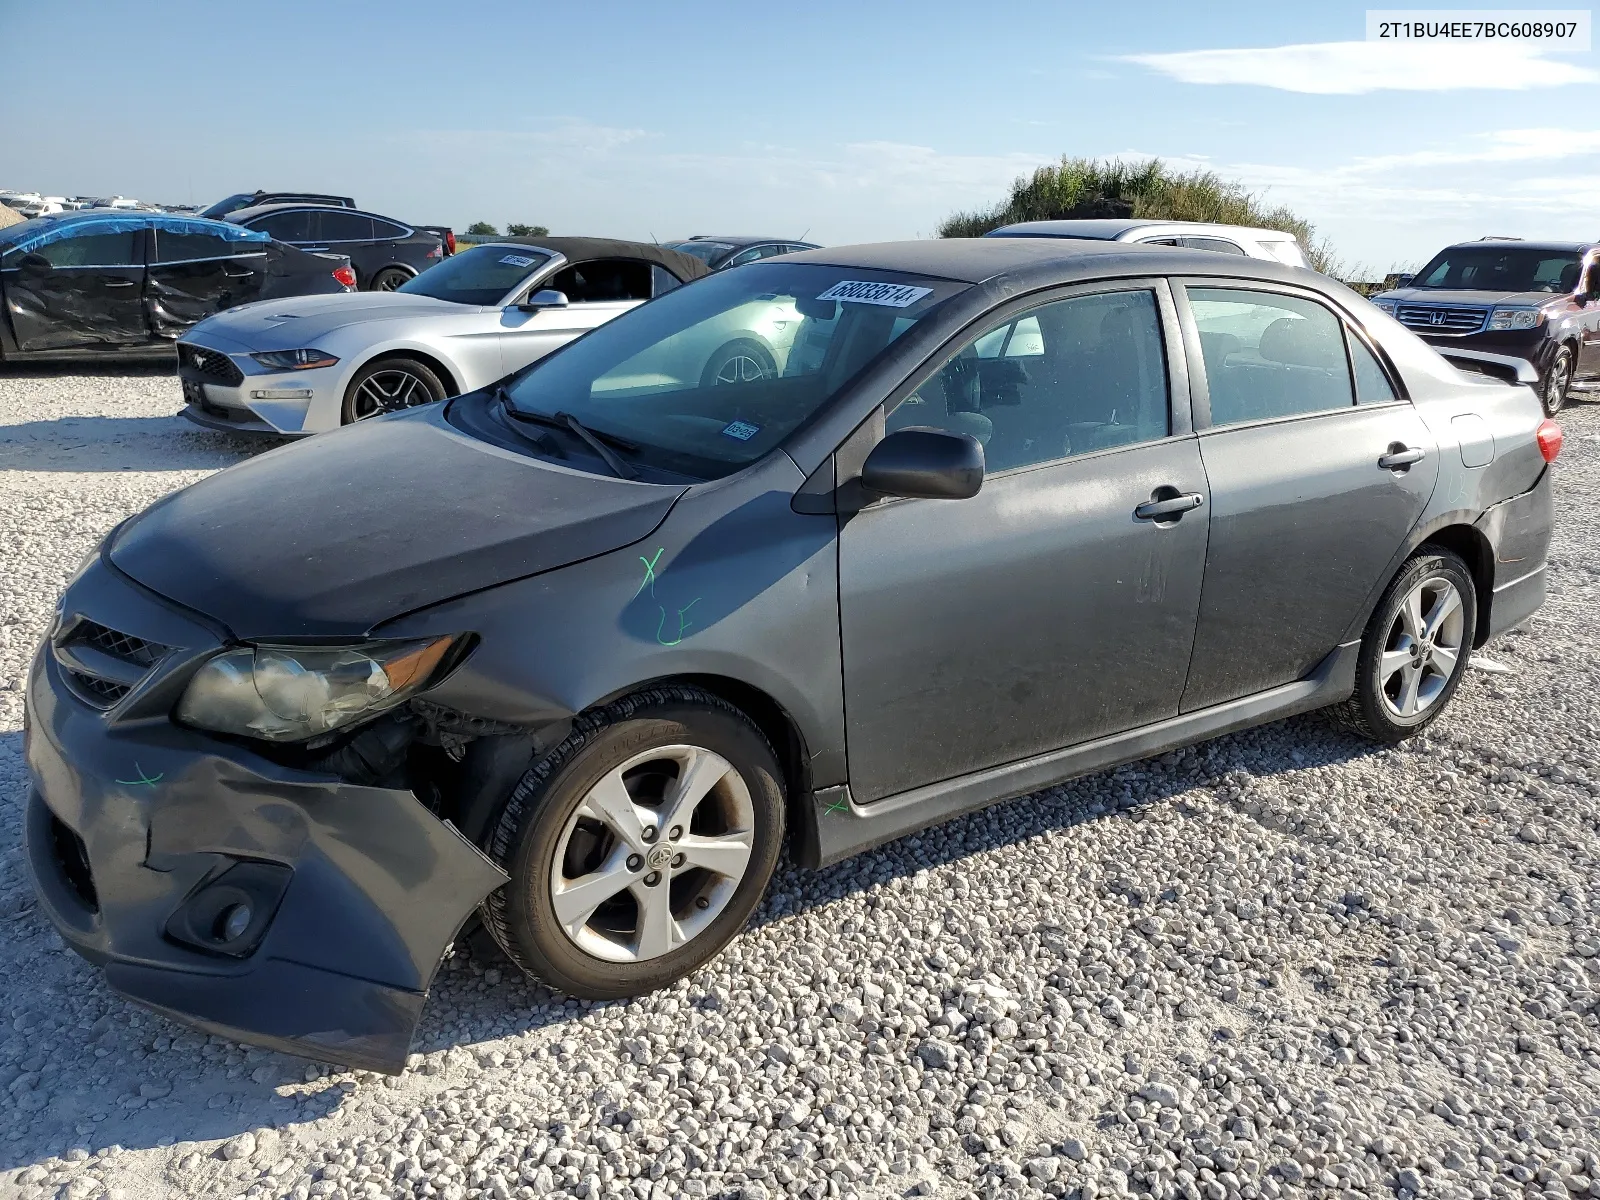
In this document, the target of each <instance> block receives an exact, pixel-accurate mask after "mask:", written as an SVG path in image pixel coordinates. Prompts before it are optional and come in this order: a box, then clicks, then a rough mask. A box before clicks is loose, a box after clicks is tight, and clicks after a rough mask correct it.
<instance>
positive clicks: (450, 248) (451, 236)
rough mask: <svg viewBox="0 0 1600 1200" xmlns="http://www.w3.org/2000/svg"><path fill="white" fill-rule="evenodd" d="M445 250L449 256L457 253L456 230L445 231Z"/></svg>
mask: <svg viewBox="0 0 1600 1200" xmlns="http://www.w3.org/2000/svg"><path fill="white" fill-rule="evenodd" d="M444 248H445V251H446V252H447V253H449V254H454V253H455V252H456V231H455V230H454V229H447V230H445V231H444Z"/></svg>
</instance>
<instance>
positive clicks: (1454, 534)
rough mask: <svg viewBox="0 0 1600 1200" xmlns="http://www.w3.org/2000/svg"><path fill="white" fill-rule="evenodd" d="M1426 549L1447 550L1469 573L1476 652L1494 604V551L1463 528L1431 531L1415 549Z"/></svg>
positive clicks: (1477, 532)
mask: <svg viewBox="0 0 1600 1200" xmlns="http://www.w3.org/2000/svg"><path fill="white" fill-rule="evenodd" d="M1428 546H1437V547H1439V548H1441V549H1444V550H1449V551H1450V552H1451V553H1452V554H1454V555H1456V556H1457V557H1458V558H1460V559H1461V561H1462V562H1464V563H1466V564H1467V570H1469V571H1470V572H1472V586H1473V590H1474V591H1475V592H1476V593H1477V600H1478V622H1477V628H1476V629H1474V630H1473V632H1472V645H1473V648H1474V649H1476V648H1477V647H1479V646H1481V645H1483V643H1484V642H1485V641H1487V640H1488V637H1489V610H1490V608H1491V606H1492V605H1493V603H1494V547H1493V546H1491V545H1490V544H1489V539H1488V537H1486V536H1485V535H1484V532H1483V530H1481V529H1477V528H1474V527H1473V526H1471V525H1464V524H1453V525H1445V526H1442V527H1441V528H1439V529H1435V530H1433V531H1432V532H1431V533H1429V534H1428V536H1427V537H1426V538H1424V539H1423V541H1422V544H1421V545H1420V546H1418V547H1417V549H1418V550H1422V549H1425V548H1427V547H1428ZM1407 558H1408V559H1409V558H1410V556H1409V555H1408V556H1407Z"/></svg>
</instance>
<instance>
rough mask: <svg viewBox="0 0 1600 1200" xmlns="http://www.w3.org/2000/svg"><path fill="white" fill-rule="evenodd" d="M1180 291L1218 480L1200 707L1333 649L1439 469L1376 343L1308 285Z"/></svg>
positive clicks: (1210, 284) (1197, 672) (1291, 672)
mask: <svg viewBox="0 0 1600 1200" xmlns="http://www.w3.org/2000/svg"><path fill="white" fill-rule="evenodd" d="M1180 291H1181V293H1182V296H1183V297H1186V298H1187V313H1186V316H1185V322H1186V326H1187V328H1186V335H1187V338H1188V341H1189V343H1190V345H1191V347H1193V346H1196V345H1197V346H1198V348H1199V350H1200V353H1199V354H1198V355H1196V354H1193V353H1191V354H1190V356H1189V360H1190V363H1191V364H1192V365H1193V366H1194V369H1195V378H1194V381H1193V391H1194V395H1195V418H1196V424H1197V426H1198V427H1199V429H1200V453H1201V456H1202V457H1203V459H1204V460H1205V470H1206V475H1207V477H1208V479H1209V480H1210V486H1211V534H1210V545H1209V548H1208V550H1207V554H1206V574H1205V587H1204V590H1203V592H1202V594H1201V599H1200V622H1199V628H1198V630H1197V631H1196V634H1195V644H1194V659H1193V662H1192V664H1191V666H1190V669H1189V682H1188V686H1187V688H1186V689H1185V692H1184V697H1183V710H1184V711H1185V712H1189V711H1192V710H1194V709H1198V708H1205V707H1208V706H1210V705H1213V704H1219V703H1222V702H1223V701H1226V700H1232V699H1235V698H1236V697H1240V696H1246V695H1250V694H1252V693H1255V692H1260V691H1264V690H1266V689H1267V688H1271V687H1275V686H1277V685H1278V684H1283V683H1289V682H1292V681H1294V680H1296V679H1301V678H1304V677H1305V676H1306V675H1307V674H1308V673H1309V672H1310V671H1311V669H1312V668H1313V667H1315V666H1316V665H1317V663H1318V662H1319V661H1320V660H1321V659H1322V658H1323V657H1324V656H1326V655H1327V654H1328V653H1329V651H1331V650H1333V649H1334V647H1335V646H1336V645H1338V643H1339V641H1340V639H1341V637H1342V636H1343V635H1344V634H1345V632H1346V630H1347V629H1348V628H1349V626H1350V625H1351V624H1352V623H1353V622H1356V621H1357V620H1358V619H1359V618H1361V617H1363V616H1364V615H1365V610H1366V606H1367V605H1368V604H1369V603H1370V599H1371V597H1372V595H1373V593H1374V591H1375V589H1376V588H1377V587H1378V586H1379V585H1380V584H1381V583H1382V582H1384V581H1383V580H1382V578H1381V576H1382V575H1383V573H1384V571H1385V569H1386V567H1387V566H1388V564H1389V562H1390V560H1391V559H1392V557H1393V555H1394V553H1395V551H1396V550H1397V549H1399V547H1400V545H1401V544H1402V542H1403V541H1404V540H1405V538H1406V535H1407V534H1408V533H1409V532H1410V531H1411V529H1412V527H1413V526H1414V525H1415V524H1416V522H1417V520H1418V518H1419V517H1420V516H1421V515H1422V511H1423V509H1424V507H1425V506H1426V505H1427V502H1428V499H1429V497H1430V496H1431V495H1432V493H1433V485H1434V481H1435V479H1436V478H1437V476H1438V466H1439V463H1438V448H1437V446H1436V444H1435V443H1434V441H1433V438H1432V437H1431V435H1430V434H1429V433H1428V430H1427V427H1426V426H1425V425H1424V424H1423V423H1422V420H1421V418H1419V417H1418V416H1417V414H1416V412H1415V411H1414V410H1413V409H1412V407H1411V404H1410V403H1409V402H1408V401H1406V400H1405V399H1403V398H1401V396H1400V393H1399V391H1398V389H1397V388H1396V386H1395V384H1394V382H1393V380H1392V379H1391V377H1390V376H1389V374H1388V373H1387V371H1386V369H1385V368H1384V367H1383V365H1382V364H1381V363H1380V362H1379V360H1378V358H1377V356H1376V355H1375V354H1374V353H1373V351H1372V349H1371V348H1370V347H1369V346H1368V345H1367V344H1366V343H1365V342H1364V341H1363V340H1362V339H1361V338H1360V337H1359V336H1357V335H1355V334H1354V332H1353V331H1352V330H1350V329H1349V328H1348V327H1347V326H1346V325H1345V323H1344V322H1343V321H1342V320H1341V318H1340V317H1339V316H1338V315H1337V313H1336V312H1335V311H1334V310H1333V309H1332V308H1331V307H1330V306H1328V305H1327V304H1325V303H1323V302H1322V301H1320V300H1318V299H1317V298H1315V296H1314V295H1313V294H1312V293H1310V292H1299V291H1296V290H1293V289H1282V290H1279V289H1276V288H1274V287H1272V286H1271V285H1264V284H1259V283H1251V284H1249V285H1248V286H1244V285H1241V286H1238V287H1233V286H1228V285H1225V284H1218V283H1217V282H1215V281H1207V282H1200V281H1194V282H1190V283H1189V284H1188V285H1187V286H1186V287H1184V288H1182V289H1180ZM1181 298H1182V297H1180V299H1181ZM1196 360H1198V362H1197V361H1196Z"/></svg>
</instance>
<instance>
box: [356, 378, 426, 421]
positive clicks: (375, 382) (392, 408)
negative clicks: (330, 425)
mask: <svg viewBox="0 0 1600 1200" xmlns="http://www.w3.org/2000/svg"><path fill="white" fill-rule="evenodd" d="M431 403H433V393H432V392H431V391H429V390H428V385H427V384H426V383H425V382H424V381H423V380H421V379H419V378H418V377H417V376H415V375H413V374H412V373H411V372H410V371H407V370H404V369H401V368H395V369H393V370H389V371H378V372H375V373H374V374H372V375H370V376H368V377H367V378H366V379H365V380H363V381H362V384H361V386H360V387H359V388H357V389H356V404H355V409H356V420H358V421H359V420H362V419H363V418H365V417H376V416H379V415H380V414H382V413H391V412H399V411H400V410H401V409H403V408H413V407H415V406H416V405H418V404H431Z"/></svg>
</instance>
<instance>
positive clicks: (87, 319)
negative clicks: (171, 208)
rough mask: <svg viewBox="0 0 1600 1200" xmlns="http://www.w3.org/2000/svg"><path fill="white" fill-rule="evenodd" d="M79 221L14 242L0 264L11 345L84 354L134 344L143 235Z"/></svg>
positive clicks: (140, 323)
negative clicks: (41, 237) (32, 239)
mask: <svg viewBox="0 0 1600 1200" xmlns="http://www.w3.org/2000/svg"><path fill="white" fill-rule="evenodd" d="M118 224H121V222H88V221H86V222H84V223H82V224H81V225H68V226H65V227H61V228H59V229H58V230H52V231H51V233H49V234H47V235H46V236H47V237H48V238H49V240H48V241H41V242H34V243H31V244H30V243H27V242H24V243H21V244H20V245H18V246H15V247H12V248H11V249H9V250H8V251H7V252H6V254H5V257H4V258H3V259H0V273H3V276H4V281H3V283H0V287H3V288H4V292H5V301H6V304H5V309H6V315H7V316H8V317H10V319H11V328H12V332H13V333H14V334H15V335H16V339H17V348H18V349H19V350H24V351H37V350H92V349H96V348H101V347H104V348H114V347H121V346H137V345H142V344H144V343H145V342H147V341H148V340H149V333H148V332H147V331H146V329H145V321H144V304H143V292H144V231H143V230H142V229H122V230H118V229H116V228H115V226H116V225H118Z"/></svg>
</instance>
